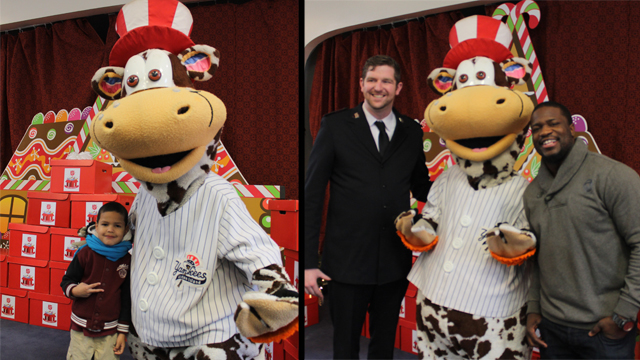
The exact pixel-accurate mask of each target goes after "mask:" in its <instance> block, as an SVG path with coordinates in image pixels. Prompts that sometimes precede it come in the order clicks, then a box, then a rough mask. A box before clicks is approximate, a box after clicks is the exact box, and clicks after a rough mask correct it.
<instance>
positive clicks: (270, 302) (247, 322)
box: [234, 291, 298, 342]
mask: <svg viewBox="0 0 640 360" xmlns="http://www.w3.org/2000/svg"><path fill="white" fill-rule="evenodd" d="M243 300H244V301H243V302H242V303H240V304H239V305H238V309H237V310H236V313H235V316H234V320H235V322H236V325H237V326H238V331H240V333H241V334H242V335H243V336H244V337H246V338H249V339H251V340H252V341H253V342H271V341H277V340H280V339H284V338H286V337H289V336H290V335H291V334H293V333H294V332H295V331H296V330H297V329H298V298H297V297H291V298H282V297H278V296H274V295H269V294H265V293H261V292H254V291H252V292H247V293H245V294H244V296H243Z"/></svg>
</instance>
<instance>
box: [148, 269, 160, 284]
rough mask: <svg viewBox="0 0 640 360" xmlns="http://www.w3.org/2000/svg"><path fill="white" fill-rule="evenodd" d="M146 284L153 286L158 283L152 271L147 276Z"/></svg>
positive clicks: (156, 276)
mask: <svg viewBox="0 0 640 360" xmlns="http://www.w3.org/2000/svg"><path fill="white" fill-rule="evenodd" d="M147 282H149V284H150V285H155V284H157V283H158V275H157V274H156V273H154V272H153V271H152V272H150V273H148V274H147Z"/></svg>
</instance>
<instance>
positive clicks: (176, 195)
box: [167, 180, 187, 204]
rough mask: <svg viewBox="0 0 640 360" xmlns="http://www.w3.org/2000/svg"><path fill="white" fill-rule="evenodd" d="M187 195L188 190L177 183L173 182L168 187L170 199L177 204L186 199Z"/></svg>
mask: <svg viewBox="0 0 640 360" xmlns="http://www.w3.org/2000/svg"><path fill="white" fill-rule="evenodd" d="M186 193H187V189H185V188H182V187H180V185H178V182H177V181H175V180H174V181H172V182H170V183H169V184H168V185H167V195H169V199H171V200H172V201H174V202H176V203H178V204H179V203H180V202H182V199H184V195H185V194H186Z"/></svg>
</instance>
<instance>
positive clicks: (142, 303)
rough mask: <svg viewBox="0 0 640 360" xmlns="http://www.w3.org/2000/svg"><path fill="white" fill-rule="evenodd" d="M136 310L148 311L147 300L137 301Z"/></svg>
mask: <svg viewBox="0 0 640 360" xmlns="http://www.w3.org/2000/svg"><path fill="white" fill-rule="evenodd" d="M138 308H139V309H140V310H142V311H147V310H149V303H148V302H147V300H145V299H142V300H140V301H138Z"/></svg>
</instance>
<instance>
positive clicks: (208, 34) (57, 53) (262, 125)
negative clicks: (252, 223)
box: [0, 0, 299, 199]
mask: <svg viewBox="0 0 640 360" xmlns="http://www.w3.org/2000/svg"><path fill="white" fill-rule="evenodd" d="M188 6H189V5H188ZM189 9H190V10H191V13H192V15H193V24H194V25H193V31H192V33H191V38H192V39H193V41H194V42H195V43H196V44H207V45H210V46H213V47H215V48H216V49H218V50H219V51H220V54H221V59H220V68H219V69H218V71H217V72H216V74H215V75H214V77H213V79H211V80H209V81H208V82H197V83H196V84H195V86H196V87H197V88H198V89H203V90H207V91H209V92H211V93H213V94H215V95H216V96H218V97H219V98H220V99H221V100H222V101H223V102H224V103H225V105H226V107H227V113H228V115H227V121H226V123H225V127H224V130H223V134H222V141H223V143H224V145H225V147H226V148H227V150H228V151H229V154H230V155H231V157H232V158H233V160H234V161H235V162H236V165H237V166H238V168H239V169H240V171H241V172H242V174H243V175H244V177H245V178H246V179H247V181H248V182H249V183H250V184H255V185H283V186H285V189H286V190H285V192H286V194H285V195H286V197H287V198H289V199H297V198H298V196H299V192H298V176H299V169H298V138H299V132H298V124H299V121H298V118H299V117H298V58H299V56H298V54H299V30H298V29H299V26H298V19H299V16H298V13H299V4H298V1H295V0H253V1H250V2H246V3H244V4H215V5H214V4H210V5H209V4H201V5H197V6H189ZM114 21H115V17H114V16H111V18H110V22H111V24H110V28H109V33H108V36H107V41H106V44H104V43H103V42H102V41H101V40H100V38H99V37H98V35H97V34H96V33H95V31H94V30H93V28H92V27H91V26H90V25H89V23H88V22H87V21H86V20H83V19H79V20H70V21H64V22H60V23H56V24H54V25H53V26H52V27H47V28H44V27H38V28H36V29H35V30H30V31H24V32H22V33H20V34H18V35H17V36H16V35H7V34H5V35H2V38H1V39H2V40H1V41H2V48H1V51H2V53H1V54H0V55H1V56H0V68H1V70H0V71H2V75H0V76H1V77H2V81H1V82H0V101H1V103H0V104H1V106H2V109H1V110H0V126H1V127H0V130H1V134H0V142H1V145H0V149H1V150H0V151H1V154H0V168H1V169H4V168H5V166H6V165H7V164H8V162H9V160H10V158H11V156H12V154H13V151H14V150H15V149H16V148H17V146H18V144H19V142H20V140H21V139H22V136H23V135H24V134H25V131H26V129H27V128H28V127H29V124H30V123H31V119H32V118H33V116H34V115H35V114H37V113H38V112H43V113H45V112H47V111H49V110H53V111H54V112H58V111H59V110H61V109H67V110H71V109H72V108H74V107H77V108H80V109H83V108H84V107H86V106H90V105H92V104H93V102H94V101H95V99H96V95H95V93H93V91H92V90H91V86H90V81H91V77H92V76H93V74H94V73H95V71H96V70H98V69H99V68H100V67H101V66H106V65H108V57H109V52H110V51H111V47H112V46H113V44H114V43H115V41H116V40H117V34H116V32H115V29H114Z"/></svg>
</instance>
